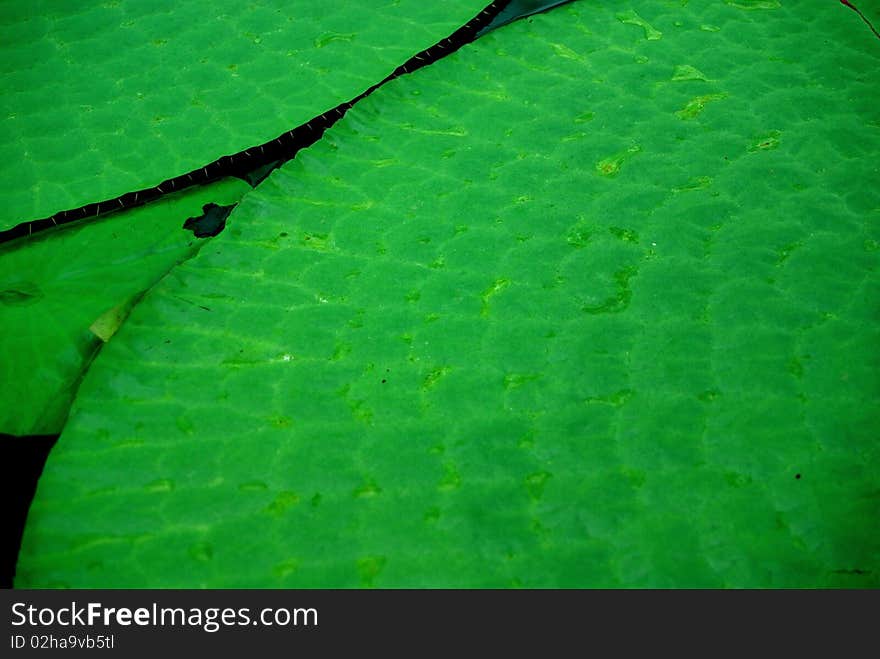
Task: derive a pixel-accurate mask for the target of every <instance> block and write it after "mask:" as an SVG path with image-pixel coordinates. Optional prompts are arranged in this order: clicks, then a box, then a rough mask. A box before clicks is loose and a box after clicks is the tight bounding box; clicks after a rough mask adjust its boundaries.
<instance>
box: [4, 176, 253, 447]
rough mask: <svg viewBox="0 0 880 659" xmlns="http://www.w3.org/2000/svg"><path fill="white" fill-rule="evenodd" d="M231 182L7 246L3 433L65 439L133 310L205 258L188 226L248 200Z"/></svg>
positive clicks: (242, 189)
mask: <svg viewBox="0 0 880 659" xmlns="http://www.w3.org/2000/svg"><path fill="white" fill-rule="evenodd" d="M248 189H249V186H248V185H247V184H246V183H244V182H243V181H239V180H237V179H230V180H224V181H220V182H217V183H215V184H213V185H211V186H207V187H204V188H195V189H193V190H189V191H186V192H184V193H181V194H178V195H174V196H169V197H167V198H165V199H163V200H161V201H159V202H157V203H156V204H154V205H151V206H145V207H143V208H138V209H133V210H131V211H128V212H125V213H122V214H119V215H114V216H111V217H108V218H107V219H106V220H102V221H98V222H94V223H85V224H81V225H80V226H72V227H69V228H64V229H62V230H60V231H57V232H54V233H51V232H50V233H46V234H40V235H37V236H34V237H33V238H31V239H28V240H23V241H16V242H13V243H6V244H3V245H0V326H2V327H3V328H4V337H3V342H2V344H0V372H2V378H3V382H5V383H7V386H6V388H5V391H4V393H3V396H2V397H0V432H4V433H9V434H13V435H39V434H48V433H58V432H60V431H61V428H62V426H63V424H64V420H65V419H66V418H67V412H68V409H69V407H70V401H71V400H72V398H73V396H74V394H75V393H76V386H77V384H78V382H79V377H80V374H81V373H82V372H83V370H84V369H85V368H86V367H87V366H88V363H89V361H90V359H91V358H92V356H93V355H94V354H95V353H96V351H97V349H98V348H99V347H100V346H101V344H102V340H109V338H110V337H111V336H112V335H113V333H114V332H115V331H116V329H118V327H119V325H120V324H121V323H122V322H123V321H124V320H125V317H126V316H127V314H128V311H129V310H130V308H131V306H132V305H133V304H134V303H136V302H137V301H138V300H139V299H140V296H141V295H142V294H143V293H144V292H146V291H147V290H148V289H149V288H150V286H152V285H153V284H155V283H156V282H157V281H158V280H159V279H161V278H162V276H163V275H164V274H165V273H166V272H167V271H168V270H169V269H170V268H171V267H173V266H174V265H176V264H177V263H178V262H180V261H181V260H184V259H186V258H189V257H190V256H191V255H192V254H194V253H195V252H196V251H198V249H199V247H200V244H199V241H197V240H196V239H195V237H194V236H193V234H192V233H189V232H185V231H183V230H182V229H181V225H182V224H183V222H184V220H185V219H186V218H187V217H190V216H198V215H200V214H201V210H202V207H203V206H204V205H205V204H208V203H214V202H220V203H230V202H233V203H234V202H236V201H238V200H239V199H240V198H241V196H242V195H243V194H244V192H245V191H246V190H248Z"/></svg>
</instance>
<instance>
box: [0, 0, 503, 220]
mask: <svg viewBox="0 0 880 659" xmlns="http://www.w3.org/2000/svg"><path fill="white" fill-rule="evenodd" d="M485 4H486V3H485V2H482V1H481V0H453V1H447V2H442V3H439V2H421V1H420V0H398V1H396V2H384V3H379V2H361V3H357V4H356V5H355V4H354V3H345V2H338V3H326V2H311V1H308V0H282V1H277V0H253V1H250V2H240V1H239V0H216V1H213V2H209V3H201V2H194V3H192V2H188V3H180V2H175V1H174V0H151V1H150V2H142V1H141V0H112V1H110V2H107V1H106V0H67V1H65V2H51V1H47V0H34V1H33V2H17V1H15V0H3V1H2V2H0V88H2V90H3V94H2V95H0V179H2V180H3V181H4V185H3V186H2V188H0V229H8V228H10V227H11V226H14V225H16V224H18V223H19V222H23V221H26V220H32V219H37V218H42V217H47V216H50V215H52V214H54V213H55V212H57V211H62V210H65V209H69V208H76V207H79V206H82V205H84V204H87V203H91V202H97V201H101V200H104V199H110V198H113V197H116V196H118V195H121V194H124V193H126V192H129V191H131V190H139V189H142V188H146V187H152V186H154V185H156V184H158V183H160V182H162V181H163V180H165V179H167V178H169V177H172V176H176V175H178V174H183V173H185V172H188V171H191V170H193V169H195V168H198V167H201V166H202V165H204V164H206V163H209V162H211V161H213V160H215V159H216V158H219V157H220V156H223V155H228V154H232V153H236V152H238V151H241V150H243V149H246V148H248V147H249V146H251V145H254V144H260V143H263V142H266V141H268V140H271V139H272V138H274V137H276V136H277V135H279V134H281V133H283V132H285V131H287V130H290V129H292V128H295V127H296V126H299V125H300V124H302V123H304V122H306V121H308V120H309V119H311V118H312V117H314V116H316V115H319V114H321V113H322V112H324V111H326V110H329V109H330V108H333V107H335V106H336V105H337V104H339V103H341V102H343V101H347V100H348V99H350V98H353V97H355V96H357V95H358V94H360V93H361V92H362V91H363V90H364V89H366V88H367V87H369V86H370V85H372V84H373V83H375V82H378V81H379V80H381V79H383V78H384V77H385V76H386V75H387V74H389V73H390V72H391V71H392V70H394V68H395V67H396V66H398V65H399V64H400V63H402V62H404V61H406V59H408V58H409V57H411V56H412V55H413V54H414V53H417V52H419V51H421V50H422V49H424V48H427V47H428V46H431V45H432V44H434V43H436V42H437V41H439V40H440V39H442V38H443V37H445V36H446V35H448V34H449V33H450V32H452V31H453V30H455V29H456V28H458V27H459V26H461V25H462V24H464V23H465V22H466V21H468V20H469V19H470V18H471V17H473V16H474V15H475V14H476V13H477V12H479V11H480V10H481V9H482V8H483V7H484V6H485Z"/></svg>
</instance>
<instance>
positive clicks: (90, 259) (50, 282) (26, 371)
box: [0, 5, 497, 434]
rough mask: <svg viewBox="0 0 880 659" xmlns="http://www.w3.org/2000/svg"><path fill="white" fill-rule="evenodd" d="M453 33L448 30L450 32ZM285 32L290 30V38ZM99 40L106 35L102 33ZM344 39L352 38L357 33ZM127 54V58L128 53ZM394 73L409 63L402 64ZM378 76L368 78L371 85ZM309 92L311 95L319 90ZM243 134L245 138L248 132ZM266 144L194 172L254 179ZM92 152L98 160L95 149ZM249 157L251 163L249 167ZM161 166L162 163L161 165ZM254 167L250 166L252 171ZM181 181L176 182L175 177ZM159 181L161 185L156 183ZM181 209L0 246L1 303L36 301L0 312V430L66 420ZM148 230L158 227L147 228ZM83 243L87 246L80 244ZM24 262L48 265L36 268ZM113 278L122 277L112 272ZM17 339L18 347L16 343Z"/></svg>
mask: <svg viewBox="0 0 880 659" xmlns="http://www.w3.org/2000/svg"><path fill="white" fill-rule="evenodd" d="M117 8H118V6H102V7H101V11H104V10H110V9H117ZM490 9H491V11H490ZM67 10H68V11H73V12H74V13H76V12H79V11H82V10H83V7H81V6H71V7H68V8H67ZM495 11H497V10H496V9H495V8H494V5H489V6H488V7H487V9H486V10H484V11H482V12H480V19H479V20H478V21H477V22H487V21H488V20H489V17H491V16H492V15H493V13H494V12H495ZM420 16H422V18H424V17H425V15H424V14H420ZM111 23H112V21H111ZM126 27H129V28H130V27H132V25H131V24H129V23H126ZM432 29H433V27H432ZM458 32H459V31H456V34H458ZM294 33H295V31H294V32H293V33H292V34H294ZM105 36H106V37H108V38H109V35H105ZM300 36H301V35H300ZM348 36H349V37H354V36H356V35H348ZM331 41H332V39H331ZM404 42H406V40H404ZM446 42H447V47H446V48H445V49H442V48H436V47H435V48H434V49H433V50H434V51H436V53H435V54H433V55H430V56H429V55H428V54H427V53H423V55H424V58H421V59H419V60H418V61H417V64H418V65H424V64H425V63H426V61H433V59H435V58H436V57H440V56H442V55H444V54H445V53H448V52H450V51H451V50H452V49H453V48H454V47H457V46H458V45H460V44H459V43H458V42H455V43H454V44H453V43H452V42H451V41H450V40H449V39H447V40H446ZM13 43H14V40H13ZM324 45H325V44H324V43H323V40H319V42H318V43H316V44H315V47H316V48H323V46H324ZM10 47H12V46H10ZM133 52H135V53H136V52H137V51H136V50H135V51H133ZM129 54H130V55H131V56H132V57H135V56H134V55H133V54H132V53H129ZM416 57H418V56H416ZM13 61H14V58H13ZM409 62H411V63H412V62H413V60H412V59H411V60H409ZM113 63H115V60H114V59H112V58H111V59H110V60H108V61H107V62H99V64H103V65H107V66H110V65H112V64H113ZM398 70H399V67H398ZM398 70H396V73H395V75H396V74H397V71H398ZM403 70H404V71H406V70H408V69H407V68H406V66H404V67H403ZM105 73H106V71H105ZM80 82H83V80H80ZM378 82H379V81H374V84H373V87H375V86H376V84H377V83H378ZM169 93H170V92H169ZM315 98H320V96H316V97H315ZM312 100H314V99H312ZM109 102H110V101H108V103H109ZM250 103H253V99H248V100H247V101H245V102H244V103H243V105H242V106H243V107H249V104H250ZM41 111H42V109H41ZM339 114H341V112H338V113H337V112H334V113H333V115H332V116H333V119H336V118H337V117H338V116H339ZM10 118H18V116H17V115H15V114H14V113H13V114H12V115H10ZM305 123H306V128H307V129H308V130H306V131H305V133H304V134H303V135H302V136H300V137H293V138H292V139H291V140H288V141H289V142H291V144H290V145H288V146H287V147H286V149H287V150H288V151H291V150H292V149H294V147H295V146H296V145H298V144H301V143H304V142H307V141H308V140H309V139H311V140H312V141H313V140H314V139H317V136H318V135H319V133H318V134H317V135H314V136H311V134H312V133H313V132H314V131H317V130H320V126H322V125H324V124H325V123H326V122H325V121H324V118H321V119H320V120H315V119H312V120H311V122H305ZM313 124H314V126H313ZM23 126H24V127H25V128H26V127H27V126H30V124H29V123H28V122H27V121H25V122H23ZM244 134H245V135H247V134H248V133H247V130H245V133H244ZM291 135H292V134H291ZM297 135H299V133H297ZM19 137H22V136H20V135H17V136H16V138H19ZM24 137H26V135H25V136H24ZM278 142H281V140H278ZM180 144H182V145H183V146H186V141H185V140H184V141H182V142H181V143H180ZM272 144H273V148H272V149H271V150H270V151H269V152H264V147H263V146H260V145H257V146H251V147H250V149H251V150H252V151H253V153H250V152H249V151H248V150H245V151H244V156H243V157H242V158H237V159H236V160H235V164H234V165H233V164H232V163H227V162H226V161H225V160H222V161H218V163H221V162H222V163H223V165H222V166H221V167H220V170H221V171H220V172H218V171H216V169H215V167H214V165H217V164H218V163H212V164H209V165H208V166H205V167H202V168H201V169H200V170H198V173H199V174H200V175H201V174H202V173H204V175H205V176H206V177H207V176H208V175H209V174H210V176H209V177H208V180H210V179H218V178H219V177H221V176H222V175H223V171H225V170H229V171H228V172H227V174H235V175H236V176H241V177H242V178H245V179H247V180H248V182H250V183H251V184H252V185H254V184H256V181H257V180H259V179H261V178H262V177H263V176H265V175H266V174H267V173H268V171H271V169H272V168H273V167H276V166H278V164H279V163H280V162H281V161H278V160H275V158H277V157H279V156H280V153H276V151H278V149H277V148H275V146H274V145H275V142H274V141H273V142H272ZM273 154H274V155H273ZM95 155H96V156H97V154H95ZM240 155H241V154H240ZM290 155H292V153H288V155H287V157H290ZM251 156H252V157H251ZM254 158H256V159H257V160H258V161H259V162H257V163H254V162H253V159H254ZM111 160H112V158H111ZM264 161H265V163H264ZM167 165H168V163H166V166H167ZM255 165H256V170H254V166H255ZM209 167H210V169H211V171H210V172H209ZM166 173H167V172H166ZM201 180H202V179H201V178H197V179H195V180H194V178H193V174H192V173H183V174H181V175H180V176H179V177H171V179H170V180H165V181H164V182H163V183H161V184H159V185H158V186H155V187H154V188H153V189H144V190H140V191H137V190H134V191H129V192H128V193H126V194H125V195H122V196H120V197H118V198H116V199H112V200H102V201H103V203H93V204H88V205H86V206H83V207H81V208H78V209H72V210H70V212H67V211H65V212H61V213H58V214H56V215H53V216H52V217H49V218H45V219H44V220H41V221H38V222H30V221H26V222H23V223H20V224H19V225H18V226H17V227H16V229H14V230H11V231H10V232H0V234H2V235H0V240H2V241H6V240H10V239H11V238H13V237H14V236H16V235H17V236H21V237H23V238H28V239H32V235H31V234H32V232H33V231H38V230H40V229H53V230H54V229H55V228H56V226H58V225H59V224H60V223H68V222H71V221H79V222H83V218H85V219H87V220H89V221H92V222H97V221H98V220H99V219H102V217H103V216H101V217H99V216H100V215H101V213H102V212H104V213H105V214H106V213H107V212H114V213H117V214H118V213H120V212H123V211H124V210H125V209H127V208H128V207H130V206H131V205H134V206H135V207H137V205H138V204H142V203H144V202H145V201H146V200H148V199H152V198H155V197H157V196H158V197H159V198H162V196H163V195H167V194H172V193H174V192H175V191H177V192H179V190H180V189H181V186H184V187H186V186H191V185H194V183H196V182H199V181H201ZM175 181H178V183H175ZM181 181H182V183H180V182H181ZM162 186H165V187H164V189H163V187H162ZM230 186H231V187H230ZM12 187H14V186H10V189H11V188H12ZM218 187H219V189H220V192H219V193H218V194H220V195H221V196H222V197H224V198H225V199H227V201H229V202H233V203H234V202H235V201H237V200H238V198H240V196H241V194H243V191H244V189H245V188H244V186H238V188H237V189H238V190H239V192H238V194H237V195H236V194H234V193H233V194H232V195H231V196H230V190H234V189H236V188H235V186H234V185H233V184H231V183H230V182H228V181H227V182H223V183H222V184H219V186H218ZM84 193H85V194H91V192H89V190H85V191H84ZM212 194H214V193H212ZM178 197H180V195H178ZM202 197H204V195H203V194H197V195H195V196H193V195H184V197H183V198H182V201H183V200H185V199H189V200H191V201H192V200H196V199H198V198H202ZM227 197H228V198H227ZM186 208H187V205H186V202H185V201H184V202H183V205H167V204H166V205H165V206H164V207H163V209H162V210H161V211H158V213H159V214H158V215H157V214H149V213H148V214H146V215H144V214H143V213H134V214H127V215H125V216H124V217H123V218H115V222H114V227H112V228H110V229H109V230H108V229H107V228H102V229H92V228H89V229H87V230H86V231H85V232H84V233H80V232H78V231H75V232H72V233H62V234H60V235H59V236H55V237H53V238H52V239H50V240H49V241H48V242H41V243H40V245H41V247H40V249H39V250H37V251H33V250H32V249H30V248H31V247H32V245H29V244H27V242H26V241H19V242H18V243H15V244H13V245H11V246H6V247H4V248H3V250H2V253H3V254H9V253H11V252H16V255H15V257H12V258H8V259H6V260H5V261H4V262H3V263H2V264H0V285H3V286H4V288H2V289H0V292H2V297H0V300H2V302H3V303H4V304H6V305H12V306H28V307H30V306H31V305H32V304H34V303H36V302H38V301H39V302H40V304H39V305H38V306H37V307H33V308H29V309H28V310H26V311H23V310H20V309H19V310H16V311H12V312H9V310H6V309H4V310H3V311H6V312H7V313H4V316H5V318H4V320H6V321H7V324H6V327H7V329H8V330H9V331H10V334H12V335H14V336H17V337H18V338H19V340H18V341H11V342H9V343H8V344H7V351H6V354H4V355H3V362H4V363H5V365H6V372H7V375H8V376H9V377H10V379H11V381H18V382H21V385H20V386H18V387H17V388H16V392H15V393H14V394H13V395H9V396H7V397H6V399H5V400H4V401H3V402H2V403H0V430H2V431H6V432H13V433H16V434H24V433H52V432H57V431H59V430H60V427H61V424H62V423H63V420H64V418H65V417H66V413H67V408H68V405H69V401H70V399H71V397H72V395H73V392H74V391H75V386H76V383H77V381H78V376H79V374H80V373H81V371H82V369H83V368H84V367H85V366H86V364H87V363H88V360H89V358H90V357H91V355H93V354H94V352H95V344H94V341H91V340H90V339H91V336H92V335H96V336H98V337H99V338H101V339H102V340H105V341H106V340H108V339H109V338H110V336H112V334H113V333H115V331H116V329H118V327H119V326H120V325H121V323H122V322H123V321H124V319H125V317H126V316H127V313H128V311H129V310H130V308H131V307H132V305H133V304H135V303H136V302H137V301H138V300H139V299H140V297H141V295H142V294H143V293H144V290H145V289H143V288H141V286H142V285H143V284H144V282H145V281H155V280H156V279H158V278H159V277H160V276H161V275H162V273H164V272H165V271H166V270H167V268H168V264H169V263H172V262H174V261H175V260H179V259H180V258H182V257H183V255H184V254H185V253H192V251H193V250H191V249H189V247H191V244H190V243H189V242H188V241H185V240H184V237H183V236H180V235H179V234H178V235H173V233H174V232H172V231H170V230H169V228H172V229H173V228H174V227H173V224H169V222H168V220H169V219H171V220H172V222H173V213H174V212H175V210H176V211H183V210H185V209H186ZM190 208H192V204H190ZM231 208H232V206H231V205H228V206H217V205H216V204H214V203H213V202H211V203H209V205H208V206H207V207H206V210H207V213H206V214H205V215H204V216H203V217H201V218H198V217H195V216H189V217H190V219H188V220H187V222H186V224H185V225H184V228H187V229H191V230H192V231H193V233H194V234H195V235H196V236H197V237H200V238H203V237H208V236H213V235H216V234H217V233H218V232H219V231H220V230H222V228H223V226H224V224H225V217H226V216H227V215H228V213H229V211H230V210H231ZM13 210H14V209H13ZM197 215H198V214H197ZM181 217H187V215H181ZM149 218H153V219H157V218H161V220H162V221H161V224H155V223H153V222H151V221H150V219H149ZM130 222H137V223H138V227H137V228H138V231H135V232H128V231H125V230H124V226H125V225H124V224H123V223H125V224H128V223H130ZM161 227H164V229H163V228H161ZM151 231H156V232H157V233H154V234H151V233H150V232H151ZM108 238H109V239H111V242H109V243H108V242H107V239H108ZM157 241H158V243H157ZM159 243H161V244H162V245H163V248H164V247H167V246H168V245H171V244H174V245H177V246H178V249H177V251H176V253H175V254H173V255H170V256H169V254H167V253H166V254H164V256H163V258H162V259H159V260H155V259H154V260H150V259H142V260H141V262H140V263H139V264H138V266H139V267H138V271H137V273H136V275H134V276H125V275H124V270H125V269H126V268H127V267H130V266H128V265H126V264H130V263H131V257H132V256H137V255H141V256H142V255H143V254H144V253H145V252H147V253H149V252H150V250H153V252H155V248H156V245H157V244H159ZM86 244H87V245H88V249H83V246H84V245H86ZM68 253H75V254H77V255H79V256H81V257H84V258H76V257H75V258H74V259H68V258H67V256H66V255H67V254H68ZM108 255H109V257H108ZM59 256H63V258H62V259H58V258H57V257H59ZM169 259H170V260H169ZM33 263H39V264H44V265H45V264H50V265H48V267H36V268H35V267H33V265H32V264H33ZM72 263H76V268H77V270H76V273H77V274H76V277H75V278H76V282H77V283H76V285H72V286H70V285H66V286H60V287H59V286H57V285H55V283H56V282H55V280H57V279H59V278H60V279H65V278H67V277H68V275H69V271H70V268H71V267H72V266H71V264H72ZM114 267H115V268H116V271H115V272H114V275H116V276H115V277H114V278H113V279H114V285H111V286H105V285H104V282H103V281H102V277H104V276H106V275H107V272H105V271H106V270H108V269H112V268H114ZM120 274H122V275H123V276H119V275H120ZM92 275H94V276H92ZM44 290H51V291H52V294H51V295H50V296H48V297H45V296H44V294H43V291H44ZM93 291H94V293H93ZM83 295H85V296H87V297H89V300H88V301H87V302H86V303H84V304H81V303H80V299H81V298H82V297H83ZM106 305H112V306H110V307H109V308H106V310H105V311H104V312H103V313H102V314H101V316H100V317H99V318H98V319H96V320H95V321H94V322H93V323H92V324H91V325H89V326H88V327H89V330H91V332H92V334H91V335H90V334H88V333H85V332H84V331H83V330H84V329H85V325H84V323H83V318H84V317H85V316H84V314H92V313H94V312H95V308H96V306H101V307H106ZM47 314H48V316H47ZM49 318H51V322H47V320H48V319H49ZM22 345H23V346H24V349H22Z"/></svg>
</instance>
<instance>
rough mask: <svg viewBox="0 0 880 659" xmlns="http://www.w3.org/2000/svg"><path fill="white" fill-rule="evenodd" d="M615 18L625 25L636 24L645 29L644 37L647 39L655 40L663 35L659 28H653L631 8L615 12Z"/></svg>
mask: <svg viewBox="0 0 880 659" xmlns="http://www.w3.org/2000/svg"><path fill="white" fill-rule="evenodd" d="M617 20H619V21H620V22H621V23H625V24H627V25H636V26H638V27H640V28H642V29H643V30H644V31H645V39H647V40H648V41H656V40H657V39H660V38H661V37H662V36H663V33H662V32H661V31H660V30H655V29H654V28H653V27H651V25H650V23H648V21H646V20H645V19H644V18H642V17H641V16H639V15H638V14H637V13H636V12H635V11H633V10H632V9H630V10H628V11H625V12H621V13H619V14H617Z"/></svg>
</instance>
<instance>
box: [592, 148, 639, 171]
mask: <svg viewBox="0 0 880 659" xmlns="http://www.w3.org/2000/svg"><path fill="white" fill-rule="evenodd" d="M641 150H642V149H641V147H640V146H638V145H634V146H631V147H630V148H628V149H627V150H626V151H621V152H620V153H616V154H614V155H613V156H609V157H608V158H605V159H604V160H600V161H599V162H598V163H596V172H597V173H598V174H599V175H600V176H617V173H618V172H619V171H620V168H621V167H622V166H623V163H625V162H626V161H627V160H628V159H629V158H631V157H632V156H633V155H634V154H636V153H638V152H639V151H641Z"/></svg>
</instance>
